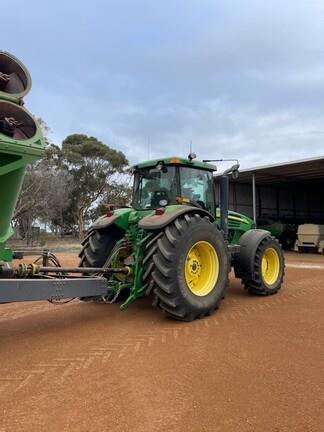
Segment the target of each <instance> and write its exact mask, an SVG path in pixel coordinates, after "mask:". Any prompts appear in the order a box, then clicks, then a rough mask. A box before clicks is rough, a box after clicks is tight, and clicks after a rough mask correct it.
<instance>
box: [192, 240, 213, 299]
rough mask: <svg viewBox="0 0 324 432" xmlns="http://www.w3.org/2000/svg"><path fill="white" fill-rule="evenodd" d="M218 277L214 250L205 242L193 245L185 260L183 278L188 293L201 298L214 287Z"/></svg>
mask: <svg viewBox="0 0 324 432" xmlns="http://www.w3.org/2000/svg"><path fill="white" fill-rule="evenodd" d="M218 275H219V260H218V256H217V252H216V250H215V248H214V247H213V246H212V245H211V244H210V243H208V242H206V241H199V242H197V243H195V244H194V245H193V246H192V247H191V248H190V250H189V252H188V254H187V256H186V260H185V278H186V283H187V286H188V288H189V289H190V291H191V292H192V293H193V294H195V295H197V296H199V297H203V296H206V295H208V294H209V293H210V292H211V291H212V290H213V288H214V286H215V285H216V282H217V279H218Z"/></svg>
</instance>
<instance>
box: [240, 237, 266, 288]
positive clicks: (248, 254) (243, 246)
mask: <svg viewBox="0 0 324 432" xmlns="http://www.w3.org/2000/svg"><path fill="white" fill-rule="evenodd" d="M268 236H271V234H270V233H269V231H265V230H262V229H251V230H249V231H247V232H246V233H244V234H243V235H242V237H241V238H240V252H239V253H238V254H235V255H234V258H233V267H234V272H235V277H236V278H241V279H250V278H253V276H254V268H253V265H254V257H255V253H256V250H257V248H258V246H259V244H260V243H261V242H262V240H263V239H264V238H266V237H268Z"/></svg>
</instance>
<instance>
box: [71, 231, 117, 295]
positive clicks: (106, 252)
mask: <svg viewBox="0 0 324 432" xmlns="http://www.w3.org/2000/svg"><path fill="white" fill-rule="evenodd" d="M123 235H124V231H123V230H122V229H120V228H118V227H117V226H115V225H113V226H110V227H109V228H107V229H100V230H95V229H91V230H90V231H89V232H88V234H87V235H86V237H85V238H84V240H83V241H82V250H81V252H80V253H79V258H80V262H79V267H104V266H105V264H106V262H107V261H108V259H109V257H110V255H111V253H112V251H113V249H114V247H115V245H116V243H117V242H118V241H119V240H120V239H121V238H122V237H123ZM122 294H123V293H121V294H120V295H122ZM123 297H124V296H123ZM92 299H93V300H96V298H95V297H90V298H89V297H82V298H81V300H84V301H88V300H92ZM116 300H117V299H116ZM119 300H121V298H119Z"/></svg>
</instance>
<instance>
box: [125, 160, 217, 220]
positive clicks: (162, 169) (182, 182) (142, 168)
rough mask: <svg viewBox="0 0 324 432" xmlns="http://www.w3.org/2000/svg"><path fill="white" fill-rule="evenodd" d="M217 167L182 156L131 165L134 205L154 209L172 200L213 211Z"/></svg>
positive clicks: (170, 203)
mask: <svg viewBox="0 0 324 432" xmlns="http://www.w3.org/2000/svg"><path fill="white" fill-rule="evenodd" d="M213 171H216V167H215V166H214V165H211V164H207V163H204V162H198V161H193V160H191V159H190V158H189V159H183V158H166V159H162V160H154V161H149V162H144V163H142V164H139V165H137V166H135V167H134V170H133V172H134V190H133V207H134V209H136V210H154V209H157V208H159V207H166V206H168V205H175V204H187V205H188V204H189V205H192V206H195V207H200V208H202V209H204V210H207V211H208V212H210V213H211V214H213V215H215V196H214V189H213Z"/></svg>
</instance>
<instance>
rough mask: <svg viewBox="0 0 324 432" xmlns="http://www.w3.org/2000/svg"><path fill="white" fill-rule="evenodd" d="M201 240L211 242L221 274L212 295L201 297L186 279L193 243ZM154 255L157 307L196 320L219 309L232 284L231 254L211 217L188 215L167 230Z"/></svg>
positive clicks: (184, 318) (155, 303) (174, 315)
mask: <svg viewBox="0 0 324 432" xmlns="http://www.w3.org/2000/svg"><path fill="white" fill-rule="evenodd" d="M199 240H205V241H209V242H211V244H213V246H214V247H215V249H216V250H217V254H218V257H219V261H220V273H219V278H218V280H217V283H216V285H215V288H214V289H213V290H212V292H211V293H210V294H208V295H207V296H204V297H199V296H196V295H195V294H193V293H192V292H191V291H190V290H189V289H188V287H187V285H186V282H185V278H184V259H185V256H186V255H187V253H188V251H189V249H190V248H191V246H192V245H193V244H194V243H196V242H197V241H199ZM156 246H157V248H156V252H155V253H154V254H153V262H154V271H153V273H152V277H153V280H154V294H155V299H154V302H153V305H154V306H159V307H160V308H161V309H162V310H163V311H164V312H165V313H166V314H167V315H168V316H170V317H172V318H174V319H177V320H182V321H192V320H194V319H197V318H202V317H204V316H207V315H210V314H211V313H212V312H213V311H214V310H215V309H217V308H218V306H219V304H220V302H221V300H222V299H223V298H224V293H225V290H226V288H227V286H228V283H229V279H228V274H229V271H230V264H229V255H228V251H227V247H226V245H225V242H224V239H223V236H222V234H221V232H220V231H219V229H218V228H217V226H216V224H213V223H211V222H210V220H209V218H208V217H204V218H202V217H201V216H199V215H197V214H194V215H190V216H189V215H188V214H185V215H184V216H181V217H179V218H177V219H176V220H175V221H173V222H172V223H171V224H170V225H168V226H167V227H166V228H165V229H164V234H163V236H162V237H161V238H159V239H158V240H157V244H156Z"/></svg>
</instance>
